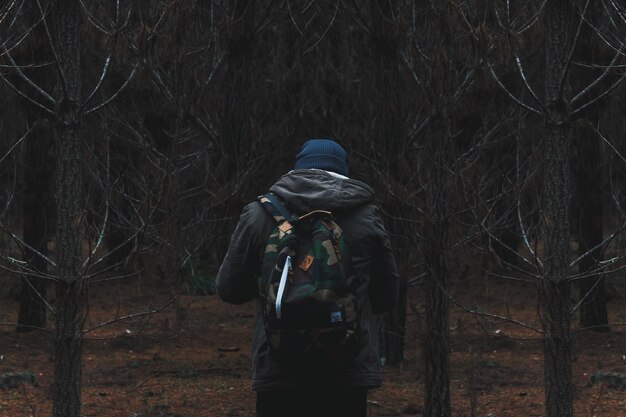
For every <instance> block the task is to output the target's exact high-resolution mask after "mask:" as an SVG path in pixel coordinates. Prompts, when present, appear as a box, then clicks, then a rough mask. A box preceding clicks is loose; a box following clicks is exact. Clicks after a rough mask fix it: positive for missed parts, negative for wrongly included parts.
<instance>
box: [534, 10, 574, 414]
mask: <svg viewBox="0 0 626 417" xmlns="http://www.w3.org/2000/svg"><path fill="white" fill-rule="evenodd" d="M571 7H572V6H571V4H570V3H569V1H568V0H548V4H547V45H546V108H547V114H546V120H545V125H546V149H545V153H544V155H545V161H544V162H545V166H544V177H543V191H542V196H543V226H544V236H543V238H544V248H545V249H544V260H543V268H544V271H543V272H544V278H543V279H541V280H540V282H539V297H540V303H541V313H542V322H543V327H544V332H545V333H544V385H545V410H546V416H547V417H571V416H572V415H573V408H572V370H571V331H570V302H569V295H570V282H569V257H570V225H569V208H570V197H571V193H570V179H571V178H570V177H571V175H570V166H569V161H570V147H571V143H570V125H569V122H568V110H567V106H566V102H565V99H564V91H565V89H566V86H567V74H566V71H567V69H566V68H567V60H568V58H569V51H570V48H571V45H570V42H569V39H568V35H569V30H570V24H569V22H570V19H571V17H572V8H571Z"/></svg>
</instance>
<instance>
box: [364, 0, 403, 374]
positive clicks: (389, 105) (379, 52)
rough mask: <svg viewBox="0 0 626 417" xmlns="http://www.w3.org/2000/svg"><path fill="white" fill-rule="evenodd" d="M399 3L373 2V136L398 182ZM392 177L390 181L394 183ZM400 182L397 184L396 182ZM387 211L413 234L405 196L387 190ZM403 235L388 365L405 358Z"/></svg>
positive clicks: (387, 326) (396, 226) (395, 231)
mask: <svg viewBox="0 0 626 417" xmlns="http://www.w3.org/2000/svg"><path fill="white" fill-rule="evenodd" d="M396 7H397V1H396V0H385V1H383V0H377V1H374V2H372V3H371V14H372V22H373V24H372V30H373V33H372V46H373V51H374V60H375V65H376V68H377V70H376V72H375V83H376V85H375V87H376V96H377V100H376V104H375V106H374V111H375V115H374V117H375V123H374V132H373V135H372V136H373V138H374V141H375V143H374V144H373V146H372V147H375V148H376V151H377V159H378V162H379V163H380V164H381V165H382V167H381V168H382V171H383V172H385V173H387V175H388V176H389V177H390V178H388V179H384V180H383V181H386V182H387V181H389V182H392V183H396V184H406V177H408V176H409V175H410V173H411V170H410V169H409V168H408V167H407V164H406V163H404V161H405V160H404V156H403V155H402V149H404V148H405V146H406V140H407V139H406V132H405V130H406V129H405V123H404V120H403V113H404V109H403V107H402V102H401V100H400V91H401V88H400V85H401V82H400V79H401V76H400V53H399V50H400V46H401V45H400V25H399V24H398V22H397V21H396V19H395V18H394V15H395V10H396ZM389 182H387V184H388V183H389ZM394 188H395V187H394ZM383 204H384V206H385V211H386V212H387V213H390V215H391V217H392V218H393V219H398V220H391V221H390V222H389V226H390V232H391V235H392V236H399V237H400V238H406V237H407V235H408V234H410V227H408V226H407V222H406V221H403V220H401V219H405V218H410V217H411V214H412V213H406V212H405V211H406V209H405V208H404V207H403V205H402V202H399V201H398V197H397V196H394V195H393V193H389V194H388V195H387V198H386V201H385V202H384V203H383ZM404 242H406V241H403V240H401V239H397V238H396V239H394V242H393V247H394V248H395V255H396V262H397V264H398V268H399V270H400V279H401V280H402V282H401V285H400V292H399V300H398V304H397V305H396V307H395V309H394V310H393V311H392V312H390V313H388V314H385V316H384V319H383V322H382V329H381V332H380V338H381V345H380V348H381V352H380V353H381V357H383V358H384V359H385V363H386V364H387V365H392V366H394V365H399V364H400V363H402V360H403V359H404V343H405V338H404V336H405V333H406V329H405V324H406V308H407V291H406V283H405V280H406V277H407V274H408V273H409V272H408V270H409V269H410V267H409V266H408V264H409V262H410V261H409V253H408V251H407V250H402V243H404Z"/></svg>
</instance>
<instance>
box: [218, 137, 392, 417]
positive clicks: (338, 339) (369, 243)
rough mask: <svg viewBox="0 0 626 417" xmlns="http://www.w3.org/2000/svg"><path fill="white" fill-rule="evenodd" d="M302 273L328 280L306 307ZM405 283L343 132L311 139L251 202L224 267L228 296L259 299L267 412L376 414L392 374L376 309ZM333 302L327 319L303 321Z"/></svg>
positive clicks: (260, 381) (259, 381) (262, 415)
mask: <svg viewBox="0 0 626 417" xmlns="http://www.w3.org/2000/svg"><path fill="white" fill-rule="evenodd" d="M328 212H330V213H328ZM300 217H301V218H300ZM303 224H306V225H307V226H303ZM313 229H315V231H313V232H311V230H313ZM305 230H309V232H310V233H313V234H314V233H318V232H319V233H320V234H318V235H315V236H313V237H311V236H312V235H311V234H310V233H309V232H305ZM320 230H321V231H320ZM316 231H317V232H316ZM307 233H309V234H308V235H307ZM270 235H271V236H270ZM294 236H297V238H294ZM320 236H322V237H320ZM272 239H274V240H273V241H272ZM290 239H291V240H290ZM294 239H295V240H294ZM316 239H317V241H318V244H317V245H316V244H315V243H314V242H315V241H316ZM319 239H322V243H321V244H320V243H319V242H320V240H319ZM323 239H327V240H328V241H327V242H325V241H323ZM307 240H308V243H307ZM286 241H289V242H291V243H284V242H286ZM268 242H269V243H268ZM272 242H273V243H272ZM293 242H296V243H293ZM311 242H313V243H311ZM281 245H282V246H281ZM290 245H291V246H290ZM303 245H305V246H306V245H308V246H306V247H305V248H304V249H303ZM316 248H317V249H316ZM320 248H321V249H320ZM307 251H308V252H307ZM320 251H321V252H320ZM301 252H303V253H301ZM304 252H306V253H304ZM320 257H321V259H323V261H320V260H318V258H320ZM316 263H317V264H319V265H318V266H316ZM311 264H313V265H311ZM331 275H332V276H331ZM307 280H309V281H311V282H313V281H316V280H317V281H318V282H317V283H311V282H308V281H307ZM296 281H297V282H300V283H302V282H305V281H307V282H305V283H304V284H300V285H304V286H308V287H307V288H309V287H310V288H316V289H315V290H314V291H312V294H310V293H307V295H306V297H309V299H306V300H304V301H302V300H301V301H300V302H301V304H300V305H301V306H302V305H305V306H307V307H306V308H302V307H301V308H298V305H297V303H298V302H297V301H294V304H293V305H290V304H289V302H290V300H294V299H295V297H297V296H302V293H303V291H296V290H295V289H294V288H296V287H295V286H296V285H298V284H297V282H296ZM398 282H399V278H398V273H397V272H396V266H395V261H394V258H393V254H392V250H391V246H390V242H389V237H388V235H387V232H386V230H385V227H384V225H383V221H382V219H381V217H380V213H379V210H378V208H377V207H376V205H375V204H374V191H373V190H372V188H371V187H369V186H368V185H367V184H365V183H363V182H361V181H357V180H354V179H350V178H349V177H348V163H347V154H346V151H345V150H344V149H343V148H342V147H341V146H340V145H339V144H338V143H336V142H335V141H333V140H330V139H311V140H309V141H307V142H305V143H304V144H303V145H302V147H301V148H300V150H299V152H298V153H297V155H296V161H295V168H294V170H292V171H290V172H288V173H287V174H285V175H283V176H282V177H281V178H280V179H279V180H278V181H277V182H276V183H275V184H274V185H273V186H272V187H271V188H270V193H268V194H266V195H265V196H263V197H261V198H259V199H257V201H254V202H252V203H250V204H248V205H247V206H246V207H245V208H244V209H243V212H242V213H241V216H240V218H239V222H238V224H237V227H236V229H235V231H234V233H233V235H232V237H231V241H230V245H229V248H228V252H227V253H226V256H225V258H224V260H223V262H222V265H221V267H220V270H219V272H218V275H217V289H218V295H219V297H220V298H221V299H222V300H224V301H226V302H228V303H232V304H241V303H244V302H247V301H251V300H253V299H256V300H257V309H256V320H255V324H254V329H253V337H252V361H253V376H252V389H253V390H254V391H256V393H257V404H256V408H257V416H258V417H282V416H285V417H287V416H289V417H294V416H298V417H307V416H311V417H318V416H319V417H322V416H323V417H332V416H337V417H339V416H341V417H365V416H366V413H367V392H368V390H369V389H371V388H375V387H379V386H380V385H381V384H382V378H381V372H380V358H379V350H378V329H377V325H376V323H377V320H376V319H375V316H374V315H375V314H378V313H383V312H388V311H390V310H391V309H392V308H393V307H394V305H395V304H396V302H397V298H398ZM320 283H321V284H320ZM325 285H328V286H327V287H325ZM281 287H282V288H281ZM300 288H304V287H302V286H301V287H300ZM281 303H282V304H281ZM328 306H331V307H328ZM325 308H330V309H331V310H328V311H329V313H324V314H326V315H324V318H325V320H326V318H327V319H328V320H326V321H327V323H326V324H324V325H321V326H319V325H312V326H309V327H307V329H309V328H310V327H313V329H309V330H306V329H305V330H301V329H300V327H298V326H300V324H299V323H298V321H302V323H304V322H309V324H310V323H312V322H313V321H316V320H318V318H313V317H312V315H313V314H314V313H313V311H317V310H319V309H322V310H323V309H325ZM287 319H289V324H288V325H287V324H285V323H287V322H284V321H283V320H287ZM316 323H317V321H316ZM302 326H303V327H306V325H305V324H302ZM318 327H324V328H323V329H320V328H318ZM294 328H296V330H293V329H294ZM298 337H306V339H305V341H302V340H299V339H297V338H298ZM290 343H291V344H290Z"/></svg>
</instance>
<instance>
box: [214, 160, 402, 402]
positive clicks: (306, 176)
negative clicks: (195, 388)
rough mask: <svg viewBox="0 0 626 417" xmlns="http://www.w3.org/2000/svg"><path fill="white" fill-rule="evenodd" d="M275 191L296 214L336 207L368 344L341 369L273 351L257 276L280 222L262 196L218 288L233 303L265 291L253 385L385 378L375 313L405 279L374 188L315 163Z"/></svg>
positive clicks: (246, 216)
mask: <svg viewBox="0 0 626 417" xmlns="http://www.w3.org/2000/svg"><path fill="white" fill-rule="evenodd" d="M270 191H272V192H273V193H274V194H276V195H278V196H279V197H280V198H281V199H282V201H283V202H284V203H285V204H286V205H287V207H288V208H289V209H290V210H291V211H293V212H294V213H296V214H304V213H307V212H309V211H312V210H315V209H325V210H330V211H332V212H333V214H334V215H335V218H336V220H337V223H338V224H339V226H340V227H341V228H342V230H343V234H344V236H345V238H346V241H347V243H348V246H349V248H350V253H351V258H352V266H353V268H354V272H355V276H356V279H357V280H358V285H357V288H358V289H357V309H358V311H359V312H360V322H359V324H360V328H361V334H360V351H359V354H358V355H357V357H356V359H355V360H354V361H353V363H350V364H346V367H345V368H341V369H337V367H334V368H329V369H324V367H319V366H316V367H315V369H306V364H303V365H302V368H298V369H293V367H289V369H287V368H285V367H282V366H281V365H279V364H278V363H276V362H275V361H274V360H273V359H272V358H271V357H270V356H269V354H268V350H267V343H266V337H265V331H264V326H263V303H262V302H261V300H260V298H259V292H258V288H257V277H258V276H259V274H260V266H261V258H262V255H263V252H264V250H265V244H266V241H267V238H268V236H269V234H270V233H271V231H272V229H273V228H274V227H276V223H275V221H274V220H273V218H272V217H271V216H270V215H269V214H268V213H267V212H266V211H265V209H264V208H263V207H262V206H261V205H260V204H259V203H258V202H253V203H250V204H248V205H247V206H246V207H245V208H244V210H243V212H242V213H241V217H240V218H239V223H238V224H237V228H236V229H235V231H234V233H233V235H232V237H231V241H230V246H229V248H228V252H227V253H226V257H225V258H224V261H223V262H222V266H221V267H220V270H219V273H218V275H217V288H218V294H219V296H220V298H221V299H222V300H224V301H226V302H229V303H233V304H240V303H244V302H246V301H250V300H252V299H255V298H256V299H257V310H256V313H257V314H256V321H255V325H254V331H253V337H252V357H253V378H252V388H253V389H254V390H256V391H268V390H282V389H292V388H298V387H304V386H306V385H307V384H312V383H315V381H316V380H317V381H321V380H323V381H325V382H324V383H325V384H326V385H328V384H335V385H337V386H364V387H377V386H380V385H381V376H380V361H379V353H378V331H377V325H376V320H375V319H374V317H373V314H374V313H382V312H386V311H389V310H390V309H392V308H393V306H394V305H395V303H396V301H397V297H398V294H397V293H398V281H399V279H398V273H397V272H396V265H395V262H394V259H393V254H392V252H391V246H390V244H389V237H388V235H387V232H386V231H385V227H384V225H383V222H382V219H381V217H380V214H379V211H378V208H377V207H376V206H375V205H374V203H373V200H374V191H373V190H372V188H371V187H369V186H368V185H366V184H364V183H362V182H360V181H356V180H353V179H347V178H340V177H338V176H336V175H333V174H332V173H329V172H326V171H321V170H309V169H307V170H296V171H291V172H290V173H288V174H286V175H284V176H282V177H281V178H280V179H279V180H278V181H277V182H276V184H274V185H273V186H272V187H271V189H270Z"/></svg>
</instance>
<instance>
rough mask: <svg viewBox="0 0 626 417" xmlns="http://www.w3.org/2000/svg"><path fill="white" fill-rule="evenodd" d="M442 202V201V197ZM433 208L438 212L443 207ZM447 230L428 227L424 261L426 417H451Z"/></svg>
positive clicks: (432, 207) (431, 225)
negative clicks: (425, 273) (425, 274)
mask: <svg viewBox="0 0 626 417" xmlns="http://www.w3.org/2000/svg"><path fill="white" fill-rule="evenodd" d="M440 198H441V197H440ZM434 203H435V204H434V205H433V206H431V210H432V211H433V212H436V210H437V209H438V208H440V205H439V204H437V202H436V201H435V202H434ZM440 203H441V202H440ZM445 230H446V226H445V224H443V223H441V222H440V223H434V224H429V225H427V226H426V233H425V235H424V246H425V248H424V251H423V253H424V257H425V263H426V268H427V276H426V280H425V285H424V293H425V294H426V305H425V321H426V331H425V335H424V340H425V342H424V360H425V361H424V363H425V371H426V372H425V384H424V416H425V417H449V416H450V415H451V408H450V371H449V368H450V365H449V357H448V352H449V349H450V331H449V323H448V311H449V300H448V295H447V294H446V288H447V280H448V270H447V266H446V260H445V256H444V246H443V245H444V241H445V240H443V239H445V237H443V238H442V235H445Z"/></svg>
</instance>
